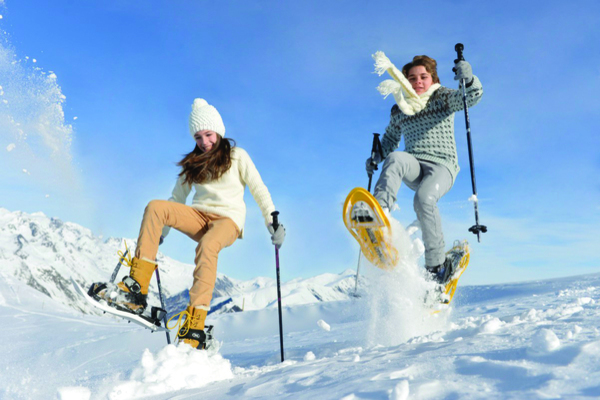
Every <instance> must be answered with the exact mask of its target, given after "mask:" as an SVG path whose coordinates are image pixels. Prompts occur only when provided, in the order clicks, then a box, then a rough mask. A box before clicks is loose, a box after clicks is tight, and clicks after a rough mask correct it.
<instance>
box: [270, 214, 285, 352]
mask: <svg viewBox="0 0 600 400" xmlns="http://www.w3.org/2000/svg"><path fill="white" fill-rule="evenodd" d="M271 215H272V216H273V232H275V231H277V228H279V221H278V218H277V216H278V215H279V211H273V212H272V213H271ZM275 266H276V270H277V308H278V309H279V345H280V348H281V362H283V318H282V316H281V283H280V280H279V249H278V248H277V246H275Z"/></svg>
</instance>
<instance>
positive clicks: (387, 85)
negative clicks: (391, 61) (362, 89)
mask: <svg viewBox="0 0 600 400" xmlns="http://www.w3.org/2000/svg"><path fill="white" fill-rule="evenodd" d="M377 90H378V91H379V93H381V95H382V96H383V98H384V99H385V98H387V97H388V96H389V95H390V94H396V93H402V85H401V84H399V83H398V82H396V81H395V80H393V79H386V80H385V81H383V82H381V83H380V84H379V86H377Z"/></svg>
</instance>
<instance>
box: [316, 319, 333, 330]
mask: <svg viewBox="0 0 600 400" xmlns="http://www.w3.org/2000/svg"><path fill="white" fill-rule="evenodd" d="M317 325H319V328H321V329H323V330H324V331H327V332H329V331H330V330H331V326H330V325H329V324H328V323H327V322H325V321H323V320H322V319H320V320H318V321H317Z"/></svg>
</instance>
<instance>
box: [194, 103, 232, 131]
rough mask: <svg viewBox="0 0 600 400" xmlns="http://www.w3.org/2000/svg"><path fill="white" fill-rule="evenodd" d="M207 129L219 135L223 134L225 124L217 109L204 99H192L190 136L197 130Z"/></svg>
mask: <svg viewBox="0 0 600 400" xmlns="http://www.w3.org/2000/svg"><path fill="white" fill-rule="evenodd" d="M205 129H208V130H210V131H214V132H216V133H217V134H218V135H219V136H221V137H224V136H225V125H223V119H222V118H221V115H220V114H219V112H218V111H217V109H216V108H215V107H213V106H211V105H210V104H208V102H207V101H206V100H204V99H194V103H193V104H192V112H191V113H190V134H191V135H192V137H194V135H195V134H196V132H198V131H202V130H205Z"/></svg>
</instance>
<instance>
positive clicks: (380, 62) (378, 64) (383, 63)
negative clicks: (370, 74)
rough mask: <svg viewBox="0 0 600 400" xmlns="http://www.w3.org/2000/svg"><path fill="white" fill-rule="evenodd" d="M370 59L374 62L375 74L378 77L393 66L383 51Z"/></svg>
mask: <svg viewBox="0 0 600 400" xmlns="http://www.w3.org/2000/svg"><path fill="white" fill-rule="evenodd" d="M371 57H373V60H375V73H376V74H377V75H379V76H381V75H383V74H384V73H385V71H387V70H388V69H390V68H392V67H393V66H394V64H392V62H391V61H390V59H389V58H387V56H386V55H385V53H384V52H383V51H377V52H375V54H373V55H372V56H371Z"/></svg>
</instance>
